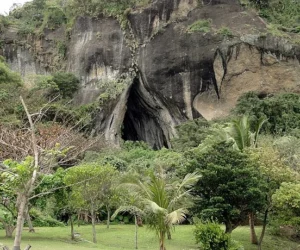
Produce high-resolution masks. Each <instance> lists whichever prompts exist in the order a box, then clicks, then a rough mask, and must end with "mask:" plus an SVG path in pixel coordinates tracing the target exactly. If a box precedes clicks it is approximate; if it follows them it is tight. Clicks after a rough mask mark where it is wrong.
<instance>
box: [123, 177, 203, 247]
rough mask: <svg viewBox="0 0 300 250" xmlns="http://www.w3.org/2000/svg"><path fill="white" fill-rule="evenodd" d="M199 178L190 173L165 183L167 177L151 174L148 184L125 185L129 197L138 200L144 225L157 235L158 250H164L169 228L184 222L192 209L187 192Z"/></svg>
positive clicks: (139, 182)
mask: <svg viewBox="0 0 300 250" xmlns="http://www.w3.org/2000/svg"><path fill="white" fill-rule="evenodd" d="M199 178H200V176H199V175H198V174H196V173H192V174H187V175H186V176H185V177H184V179H183V180H182V181H178V180H177V181H173V182H171V183H167V176H165V175H163V174H158V175H155V174H154V173H153V174H151V175H150V179H149V180H148V181H144V182H142V181H136V182H133V183H126V184H125V185H126V186H127V188H128V189H129V190H130V193H131V194H133V195H135V196H137V197H139V200H140V202H139V206H140V208H141V210H142V211H143V212H144V214H145V219H146V221H147V224H148V226H149V228H150V229H152V230H154V231H155V232H156V234H157V235H158V238H159V249H160V250H166V247H165V238H166V234H167V233H168V232H169V231H170V230H171V228H172V226H173V225H175V224H178V223H181V222H182V221H184V220H185V218H186V214H187V213H188V208H189V207H191V205H192V197H191V194H190V192H191V190H192V186H193V185H194V184H195V183H196V182H197V181H198V180H199Z"/></svg>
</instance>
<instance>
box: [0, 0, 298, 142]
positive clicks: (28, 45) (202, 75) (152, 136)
mask: <svg viewBox="0 0 300 250" xmlns="http://www.w3.org/2000/svg"><path fill="white" fill-rule="evenodd" d="M198 2H199V1H197V0H156V1H154V2H153V3H152V4H150V5H149V6H147V7H144V8H137V9H132V10H131V11H130V13H128V16H127V18H128V22H129V24H128V27H127V28H126V29H122V28H121V26H120V24H119V23H118V21H117V20H115V19H113V18H107V17H98V18H91V17H79V18H77V20H76V22H75V25H74V27H73V29H72V30H71V32H70V31H67V30H64V28H59V29H57V30H46V31H45V34H44V36H42V37H27V38H26V39H23V40H22V39H21V40H20V39H19V38H18V36H17V34H16V32H15V31H14V30H13V29H10V30H8V31H6V32H5V33H4V34H2V35H1V36H2V38H1V39H2V40H3V41H4V44H3V46H2V50H1V53H2V54H3V55H4V56H5V57H6V58H7V60H8V62H9V64H10V65H11V67H12V69H14V70H16V71H19V72H20V73H21V74H22V76H24V77H25V78H26V75H30V74H47V73H49V72H53V71H55V70H59V69H64V70H66V71H69V72H73V73H74V74H76V75H77V76H79V77H80V79H81V82H82V85H81V89H80V91H79V92H78V93H77V94H76V96H75V98H74V105H82V104H86V103H91V102H95V101H97V98H98V97H99V95H101V94H102V93H103V92H105V89H104V88H103V84H101V83H103V82H109V81H115V82H118V83H120V82H121V83H122V84H123V85H124V87H123V88H121V91H120V93H118V94H117V96H116V98H113V99H110V100H108V101H107V102H106V103H104V104H103V105H101V107H99V110H98V113H97V114H96V117H95V123H94V132H96V133H104V135H105V138H106V140H107V141H108V142H110V143H111V144H112V145H118V144H119V142H120V139H122V138H123V139H125V140H144V141H146V142H148V143H149V144H150V145H151V146H152V147H153V148H161V147H163V146H165V147H169V146H170V139H171V138H172V137H173V136H175V135H176V129H175V126H176V125H178V124H180V123H182V122H184V121H186V120H189V119H194V118H198V117H204V118H205V119H209V120H210V119H214V118H217V117H220V116H226V115H227V114H228V113H229V111H230V110H231V109H232V108H233V107H234V105H235V103H236V101H237V99H238V98H239V97H240V96H241V95H242V94H243V93H246V92H248V91H257V92H261V93H265V94H267V93H275V92H300V65H299V59H300V47H299V46H297V45H294V44H293V43H291V42H289V41H287V40H286V39H284V38H280V37H273V36H272V35H269V34H267V30H266V25H265V23H264V21H263V20H262V19H260V18H259V17H258V16H257V15H256V14H255V13H254V12H251V11H246V10H245V9H244V8H243V7H242V6H241V5H240V4H239V2H238V1H237V0H207V1H205V0H203V1H200V2H201V3H200V4H199V3H198ZM199 20H209V27H208V29H209V31H202V32H198V31H194V32H191V31H190V30H189V27H191V25H192V24H194V23H195V22H197V21H199ZM61 45H64V46H65V47H66V48H65V49H66V54H64V55H62V54H61V53H60V52H59V51H60V48H61Z"/></svg>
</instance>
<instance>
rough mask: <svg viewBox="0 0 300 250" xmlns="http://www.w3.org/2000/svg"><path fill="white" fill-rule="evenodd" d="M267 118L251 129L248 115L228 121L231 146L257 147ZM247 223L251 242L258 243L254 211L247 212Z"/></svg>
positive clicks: (227, 130) (237, 147) (227, 129)
mask: <svg viewBox="0 0 300 250" xmlns="http://www.w3.org/2000/svg"><path fill="white" fill-rule="evenodd" d="M266 121H267V119H264V118H260V119H259V120H258V121H257V123H256V125H255V128H254V131H251V125H250V121H249V117H248V116H242V117H240V118H238V119H236V120H233V121H232V122H231V123H229V126H228V127H227V128H226V132H227V133H228V135H229V138H230V140H231V141H232V142H233V147H234V148H235V149H237V150H240V151H244V150H245V149H246V148H250V147H257V141H258V135H259V132H260V130H261V127H262V126H263V124H264V123H265V122H266ZM248 216H249V225H250V232H251V243H252V244H258V243H259V242H258V240H257V236H256V233H255V228H254V213H253V212H250V213H249V215H248Z"/></svg>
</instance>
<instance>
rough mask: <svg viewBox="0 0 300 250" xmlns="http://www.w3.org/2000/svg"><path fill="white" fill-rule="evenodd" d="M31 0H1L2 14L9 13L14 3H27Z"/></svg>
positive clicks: (0, 12)
mask: <svg viewBox="0 0 300 250" xmlns="http://www.w3.org/2000/svg"><path fill="white" fill-rule="evenodd" d="M29 1H30V0H0V14H2V15H4V14H5V12H6V13H7V14H8V12H9V9H10V7H11V6H12V5H13V4H14V3H21V4H23V3H25V2H29Z"/></svg>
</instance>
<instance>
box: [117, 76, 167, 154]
mask: <svg viewBox="0 0 300 250" xmlns="http://www.w3.org/2000/svg"><path fill="white" fill-rule="evenodd" d="M154 100H155V99H154V98H152V97H151V94H150V93H149V92H147V91H146V90H145V88H144V87H143V86H142V85H141V83H140V81H139V79H137V78H136V79H134V82H133V85H132V87H131V89H130V92H129V96H128V100H127V111H126V113H125V117H124V121H123V126H122V139H124V140H125V141H144V142H146V143H148V144H149V145H150V146H151V147H152V148H153V149H160V148H162V147H168V143H167V140H166V136H165V134H164V131H163V129H162V127H161V125H160V123H161V122H160V112H159V109H160V107H159V105H158V104H157V103H155V101H154Z"/></svg>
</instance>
